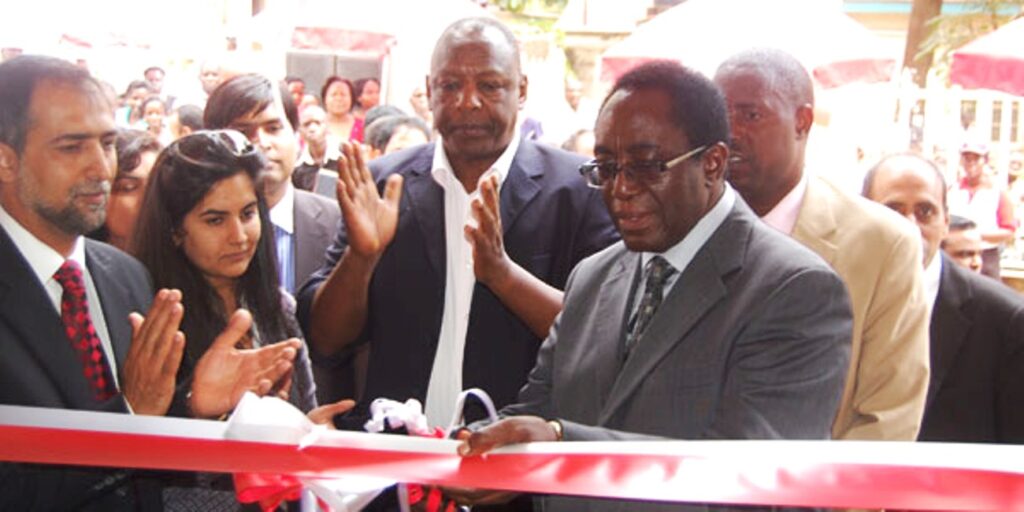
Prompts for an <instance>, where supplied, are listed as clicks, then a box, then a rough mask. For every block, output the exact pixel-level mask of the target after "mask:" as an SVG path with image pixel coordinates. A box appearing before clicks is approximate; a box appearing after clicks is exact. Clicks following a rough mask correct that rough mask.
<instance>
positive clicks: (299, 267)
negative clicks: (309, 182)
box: [292, 190, 332, 288]
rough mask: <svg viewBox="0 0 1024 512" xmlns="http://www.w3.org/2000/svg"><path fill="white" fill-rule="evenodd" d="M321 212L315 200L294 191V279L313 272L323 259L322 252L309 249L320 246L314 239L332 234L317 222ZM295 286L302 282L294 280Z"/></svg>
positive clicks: (326, 237)
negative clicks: (318, 252) (309, 199)
mask: <svg viewBox="0 0 1024 512" xmlns="http://www.w3.org/2000/svg"><path fill="white" fill-rule="evenodd" d="M322 214H323V210H322V209H321V208H320V205H319V204H317V202H316V201H307V200H306V198H305V197H303V195H302V194H300V193H299V191H298V190H296V191H295V211H294V218H295V236H294V237H293V238H292V243H293V244H294V247H295V279H296V281H298V280H300V279H302V276H308V275H310V274H312V273H313V272H315V271H316V269H317V268H319V267H320V264H321V262H322V260H323V259H324V255H323V254H315V252H316V251H312V250H311V249H312V248H313V247H320V246H321V244H318V243H315V242H313V241H314V240H330V238H331V235H332V233H330V231H329V227H328V226H324V225H322V224H321V223H320V222H319V218H320V216H321V215H322ZM295 286H296V288H297V287H299V286H302V283H300V282H296V283H295Z"/></svg>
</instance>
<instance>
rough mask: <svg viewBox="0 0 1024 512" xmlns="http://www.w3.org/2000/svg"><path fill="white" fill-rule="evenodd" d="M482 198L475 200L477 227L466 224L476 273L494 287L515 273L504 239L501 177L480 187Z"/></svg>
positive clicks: (474, 212) (477, 277)
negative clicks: (500, 197)
mask: <svg viewBox="0 0 1024 512" xmlns="http://www.w3.org/2000/svg"><path fill="white" fill-rule="evenodd" d="M479 191H480V197H479V198H476V199H474V200H473V203H472V215H473V217H474V218H475V219H476V226H475V227H474V226H466V228H465V232H466V239H467V240H469V243H470V245H472V246H473V273H474V274H475V275H476V279H477V281H480V282H481V283H483V284H484V285H486V286H488V287H489V288H491V289H492V290H493V289H495V288H497V287H499V286H500V285H501V284H502V282H503V281H504V280H505V279H508V277H509V275H511V272H512V268H511V266H510V264H509V263H510V260H509V258H508V255H507V254H505V245H504V241H503V238H502V236H503V235H502V228H501V209H500V208H499V206H498V205H499V199H498V177H497V176H494V175H492V176H490V177H489V178H488V179H486V180H484V181H483V183H481V184H480V187H479Z"/></svg>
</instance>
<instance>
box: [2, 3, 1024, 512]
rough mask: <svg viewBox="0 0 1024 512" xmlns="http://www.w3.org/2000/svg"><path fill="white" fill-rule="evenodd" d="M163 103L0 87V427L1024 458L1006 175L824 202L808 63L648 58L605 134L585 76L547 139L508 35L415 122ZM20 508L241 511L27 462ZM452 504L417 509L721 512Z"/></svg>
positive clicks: (172, 486) (226, 94)
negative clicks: (398, 414) (288, 408)
mask: <svg viewBox="0 0 1024 512" xmlns="http://www.w3.org/2000/svg"><path fill="white" fill-rule="evenodd" d="M163 79H164V71H163V70H162V69H160V68H158V67H152V68H149V69H146V70H145V71H144V73H143V78H142V79H140V80H139V81H137V82H132V83H131V84H130V85H129V86H128V88H127V89H126V90H125V93H124V94H123V95H121V96H120V97H117V95H116V93H113V94H112V89H111V88H110V87H109V86H106V85H105V84H104V83H103V82H101V81H98V80H97V79H96V78H94V77H92V76H90V75H89V73H88V72H87V71H85V70H83V69H80V68H78V67H76V66H74V65H73V64H70V63H67V62H64V61H62V60H59V59H56V58H52V57H43V56H32V55H23V56H19V57H16V58H13V59H10V60H8V61H5V62H3V63H2V64H0V261H2V268H3V271H2V272H0V347H2V350H3V351H4V354H5V356H4V357H3V358H0V383H2V384H3V385H2V386H0V403H2V404H10V405H26V406H37V407H50V408H58V409H84V410H97V411H108V412H112V413H122V414H139V415H157V416H163V415H166V416H177V417H191V418H200V419H210V420H217V419H224V418H225V417H226V416H227V415H229V414H230V413H231V411H232V409H233V408H234V406H235V405H236V404H237V402H238V400H239V399H240V398H241V396H242V394H243V393H245V392H253V393H256V394H258V395H262V396H278V397H280V398H282V399H284V400H288V401H289V402H291V403H292V404H293V405H294V406H295V407H297V408H298V409H300V410H302V411H303V412H305V413H307V415H308V416H309V417H310V419H311V420H312V421H314V422H315V423H320V424H326V425H330V426H333V427H337V428H345V429H355V430H358V429H361V428H362V425H363V424H364V422H365V421H366V419H367V417H368V414H369V412H368V405H369V402H370V401H371V400H372V399H375V398H379V397H383V398H390V399H394V400H398V401H405V400H406V399H410V398H414V399H417V400H419V401H420V402H422V403H423V404H424V411H425V414H426V416H427V418H428V420H429V422H430V423H431V424H433V425H438V426H442V425H446V424H447V423H448V422H449V420H450V419H451V418H452V416H453V415H454V413H455V411H454V407H455V401H456V397H457V396H458V394H459V393H460V392H461V391H462V390H463V389H466V388H474V387H475V388H481V389H483V390H485V391H486V392H487V393H488V394H489V395H490V397H491V398H492V399H493V401H494V403H495V405H496V406H497V407H499V408H500V413H499V416H500V419H499V420H498V421H491V420H489V419H488V418H487V414H486V412H485V410H484V408H483V407H481V406H478V404H469V405H468V406H467V408H466V409H465V411H464V414H465V417H466V420H467V423H468V424H469V426H468V427H467V428H465V429H463V430H460V431H459V432H458V433H457V436H458V438H459V439H460V440H461V441H462V444H461V446H460V453H461V454H462V455H464V456H466V457H474V456H478V455H481V454H484V453H486V452H488V451H490V450H493V449H495V448H497V447H500V446H503V445H507V444H514V443H523V442H532V441H580V440H608V441H619V440H643V439H658V438H669V439H819V440H826V439H836V440H901V441H914V440H928V441H946V442H985V443H1018V444H1019V443H1024V408H1021V406H1020V404H1021V403H1024V297H1022V296H1021V295H1019V294H1017V293H1015V292H1014V291H1013V290H1011V289H1010V288H1009V287H1006V286H1005V285H1003V284H1001V283H999V282H998V281H997V279H993V278H991V277H987V276H983V275H981V273H980V272H981V271H982V270H983V269H984V268H985V265H986V263H987V264H989V265H991V261H992V259H991V258H992V257H993V256H992V254H994V257H995V265H996V269H998V262H999V250H1000V247H1001V246H1002V245H1004V244H1006V243H1009V242H1012V241H1013V239H1014V233H1015V230H1016V228H1017V225H1016V220H1015V216H1014V214H1013V208H1012V204H1011V206H1010V207H1007V204H1008V201H1009V199H1008V197H1009V196H1010V194H1009V192H1008V191H1007V190H1005V189H1003V188H1000V187H998V186H995V185H994V184H993V183H992V181H991V179H990V173H988V172H986V170H985V165H984V157H985V156H986V154H987V151H986V149H985V148H984V147H979V146H977V145H972V144H967V145H965V146H964V148H963V149H962V151H961V154H962V164H963V168H964V174H963V179H961V180H959V181H958V182H956V183H953V184H952V186H949V184H947V182H946V177H945V175H944V173H943V172H942V171H941V170H940V169H939V167H937V166H936V164H935V163H934V162H933V161H931V160H929V159H928V158H927V157H925V156H922V155H921V154H919V153H915V152H909V151H908V152H902V153H896V154H891V155H887V156H885V157H884V158H883V159H882V160H881V161H879V162H877V163H876V164H875V165H874V166H873V167H872V168H871V170H870V171H869V172H868V173H867V176H866V178H865V181H864V187H863V197H861V196H854V195H851V194H849V193H848V192H844V191H842V190H840V189H839V188H837V187H836V186H834V185H832V184H831V183H829V182H828V181H827V180H825V179H823V178H821V177H818V176H815V175H812V174H810V173H808V172H805V168H804V155H805V152H806V150H807V145H808V135H809V133H810V131H811V129H812V126H813V124H814V86H813V82H812V79H811V77H810V75H809V74H808V73H807V71H806V70H805V69H804V67H803V66H802V65H801V64H800V63H799V62H798V61H797V60H796V59H794V58H793V57H792V56H790V55H788V54H785V53H783V52H780V51H777V50H764V49H751V50H747V51H743V52H741V53H738V54H736V55H734V56H732V57H731V58H729V59H727V60H726V61H725V62H724V63H722V64H721V66H720V67H719V68H718V71H717V72H716V73H715V75H714V77H713V78H710V79H709V78H707V77H704V76H703V75H701V74H699V73H697V72H695V71H693V70H690V69H688V68H686V67H684V66H681V65H679V64H677V63H671V62H663V61H659V62H652V63H647V64H643V65H640V66H638V67H637V68H634V69H633V70H631V71H629V72H627V73H626V74H625V75H623V76H622V77H620V78H618V80H617V81H616V82H615V84H614V86H613V87H612V88H611V90H610V92H609V93H608V95H607V96H606V98H605V99H604V101H603V103H602V104H601V105H600V107H599V108H595V107H591V106H588V105H587V102H586V101H584V100H585V99H581V97H580V85H579V83H578V82H576V81H574V80H571V79H569V80H567V81H566V99H567V106H568V107H569V110H571V111H572V114H566V115H564V116H563V115H559V116H557V118H552V119H550V120H549V119H542V120H531V119H520V116H521V114H520V107H521V106H522V105H523V103H524V102H525V101H526V99H527V96H528V92H529V91H528V81H527V79H526V77H525V76H524V75H523V73H522V72H521V68H520V62H519V49H518V46H517V43H516V39H515V36H514V34H513V33H512V32H511V31H510V30H509V28H508V27H507V26H505V25H504V24H502V23H501V22H498V21H495V20H491V19H478V18H471V19H464V20H460V21H458V22H456V23H454V24H453V25H451V26H449V27H448V28H447V29H446V30H445V32H444V33H443V34H442V35H441V37H440V39H439V40H438V42H437V45H436V47H435V49H434V53H433V56H432V59H431V62H430V74H429V77H428V79H427V82H426V86H425V87H423V88H418V89H416V90H415V91H414V92H413V94H412V97H411V98H410V99H409V105H408V108H409V109H410V110H411V112H410V113H406V112H405V111H404V110H402V108H398V107H397V106H394V105H381V104H379V102H380V91H381V87H380V85H381V84H380V82H379V81H378V80H376V79H374V78H367V79H360V80H356V81H354V82H353V81H351V80H349V79H347V78H344V77H340V76H332V77H330V78H328V79H327V80H326V81H325V83H324V84H323V85H322V87H321V89H320V94H319V96H317V95H315V94H310V93H309V92H308V91H307V90H306V84H305V82H304V81H303V80H302V79H300V78H298V77H287V78H286V79H285V80H282V81H280V82H276V81H274V80H271V79H270V78H267V77H264V76H261V75H258V74H252V73H226V72H224V69H220V68H217V67H216V66H214V65H213V64H210V65H208V66H206V65H204V67H203V72H202V73H201V75H200V80H201V82H202V84H203V89H204V91H205V92H206V94H207V97H206V98H205V100H204V102H203V104H202V105H197V104H191V103H184V102H182V101H180V100H178V99H176V98H173V97H168V96H167V95H166V94H163V93H162V82H163ZM590 109H592V114H591V113H588V112H590V111H591V110H590ZM545 125H546V126H547V127H548V128H547V132H548V133H558V134H561V135H559V138H563V136H564V138H563V139H562V140H564V141H565V144H564V146H563V148H564V149H563V148H560V147H558V144H553V143H551V142H552V141H550V140H546V139H544V137H543V135H542V134H543V133H544V131H545V129H544V128H543V127H544V126H545ZM555 142H557V143H561V141H555ZM957 214H960V215H957ZM0 482H2V483H0V509H8V508H9V509H18V510H70V509H73V510H79V509H82V510H138V509H144V510H150V509H152V510H222V509H234V508H237V507H238V506H239V505H238V504H237V503H236V502H235V501H234V500H235V498H234V494H233V493H232V491H231V480H230V478H229V477H226V476H224V475H211V474H202V473H200V474H188V475H184V474H178V475H167V474H162V473H153V472H143V471H127V470H111V469H94V468H74V467H51V466H41V465H30V464H14V463H0ZM443 495H444V498H443V502H442V503H441V504H438V503H431V504H427V503H419V504H418V505H419V506H428V505H429V506H433V507H442V508H438V510H441V509H443V507H444V506H447V505H446V503H447V502H453V503H458V504H460V505H473V506H474V510H478V509H479V510H492V509H496V510H533V509H534V507H538V509H542V510H554V511H560V510H566V511H577V510H594V511H600V510H666V509H672V510H706V509H707V507H706V506H703V505H701V506H698V505H683V504H679V505H672V506H669V505H666V504H658V503H642V502H630V503H623V502H621V501H616V500H603V499H601V500H598V499H589V498H572V497H566V496H556V495H552V496H522V495H519V496H517V495H515V494H513V493H508V492H497V491H488V490H470V489H445V490H444V491H443ZM408 499H409V497H408V496H400V495H398V494H396V493H393V492H388V493H384V494H383V495H382V496H381V497H379V498H378V500H377V501H375V502H374V504H372V505H370V508H371V509H374V510H393V509H397V507H398V506H399V502H400V501H403V500H408ZM718 507H720V508H722V509H727V508H728V507H725V506H718ZM716 509H717V508H716Z"/></svg>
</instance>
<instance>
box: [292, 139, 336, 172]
mask: <svg viewBox="0 0 1024 512" xmlns="http://www.w3.org/2000/svg"><path fill="white" fill-rule="evenodd" d="M340 156H341V151H340V150H339V149H338V148H337V147H334V146H332V145H330V144H328V145H327V150H326V151H325V152H324V162H323V163H324V164H326V163H327V162H330V161H331V160H337V159H338V157H340ZM299 165H316V166H319V167H323V164H318V163H317V162H316V160H313V154H312V153H310V152H309V144H306V145H305V146H303V147H302V154H301V155H299ZM331 170H332V171H333V170H336V169H331Z"/></svg>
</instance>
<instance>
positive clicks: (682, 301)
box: [598, 197, 756, 425]
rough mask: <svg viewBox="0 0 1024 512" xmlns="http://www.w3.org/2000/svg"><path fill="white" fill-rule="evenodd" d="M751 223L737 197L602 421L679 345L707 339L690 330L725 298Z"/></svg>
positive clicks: (665, 307)
mask: <svg viewBox="0 0 1024 512" xmlns="http://www.w3.org/2000/svg"><path fill="white" fill-rule="evenodd" d="M744 215H746V216H749V217H750V218H748V219H746V220H744V219H743V218H741V217H742V216H744ZM751 222H756V221H755V220H754V219H753V214H751V213H749V210H748V209H747V206H746V205H745V204H743V202H742V200H740V199H739V198H738V197H737V199H736V206H735V207H734V208H733V210H732V212H730V214H729V216H728V217H727V218H726V220H725V221H724V222H723V223H722V225H721V226H719V227H718V229H717V230H716V231H715V233H714V234H713V235H712V236H711V238H710V239H709V240H708V241H707V243H705V244H704V247H702V248H701V249H700V250H699V251H698V252H697V254H696V256H695V257H694V258H693V261H691V262H690V264H689V265H688V266H687V267H686V270H685V271H684V272H683V274H682V275H681V276H679V278H678V281H677V282H676V283H675V285H673V286H672V290H671V291H670V292H669V294H668V296H666V297H665V300H664V301H663V302H662V304H661V306H660V307H659V308H658V311H657V313H655V315H654V318H652V319H651V323H650V325H649V326H648V327H647V331H645V332H644V333H643V335H642V336H641V337H640V338H639V339H638V340H637V342H636V347H634V348H633V352H632V354H630V356H629V358H628V359H627V360H626V361H625V364H624V365H623V366H622V370H621V371H620V372H619V373H618V379H617V380H616V381H615V384H614V386H613V387H612V391H611V394H610V395H609V397H608V401H607V402H606V403H605V406H604V408H603V410H602V411H601V416H600V418H599V419H598V424H599V425H604V424H606V423H607V422H608V421H609V420H610V419H611V418H612V416H613V415H614V414H615V412H616V410H617V409H619V408H620V407H622V405H623V404H625V403H626V402H627V401H628V399H629V397H630V396H631V395H632V394H633V393H634V392H635V391H636V389H637V388H638V387H639V386H640V385H641V384H642V383H643V381H644V379H645V378H647V376H648V375H649V374H650V373H651V372H652V371H654V368H655V366H657V364H658V363H659V362H660V361H661V360H662V359H663V358H664V357H665V356H666V355H667V354H668V353H669V352H670V351H672V350H674V349H676V347H677V345H679V344H681V343H706V342H707V340H701V339H696V338H691V337H689V333H690V331H691V330H693V328H694V327H695V326H696V325H697V324H698V323H699V322H700V320H701V319H702V318H704V316H705V315H706V314H707V313H708V311H710V310H711V309H712V308H713V307H714V306H715V304H717V303H718V302H719V301H720V300H721V299H722V298H723V297H725V295H726V293H727V291H728V289H727V287H726V285H725V282H724V281H723V277H724V276H725V275H726V274H729V273H731V272H733V271H734V270H735V269H737V268H739V267H741V266H742V258H743V254H744V253H745V252H746V245H747V240H748V239H749V236H750V223H751Z"/></svg>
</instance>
